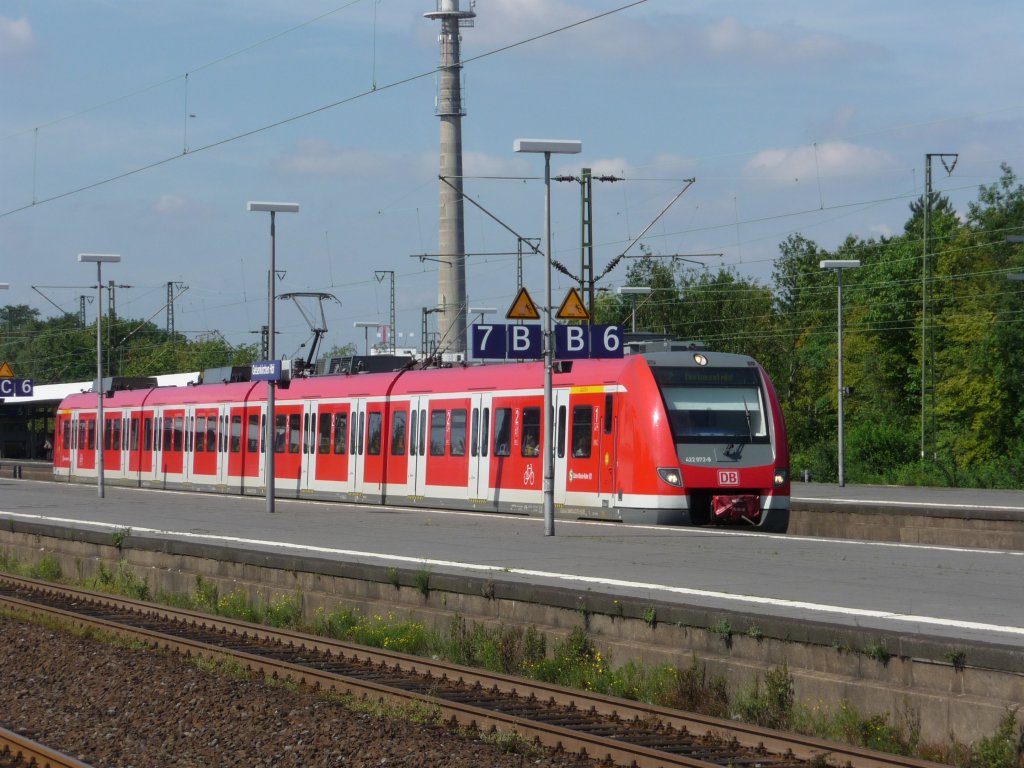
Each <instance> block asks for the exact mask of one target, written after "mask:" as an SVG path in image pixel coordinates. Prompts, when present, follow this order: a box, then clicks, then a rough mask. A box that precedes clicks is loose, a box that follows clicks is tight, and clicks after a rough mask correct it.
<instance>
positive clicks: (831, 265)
mask: <svg viewBox="0 0 1024 768" xmlns="http://www.w3.org/2000/svg"><path fill="white" fill-rule="evenodd" d="M818 266H819V267H821V268H822V269H834V270H835V272H836V277H837V278H838V280H839V298H838V309H839V319H838V321H837V328H838V336H839V487H840V488H841V487H843V486H844V485H846V476H845V474H844V464H845V445H844V440H843V399H844V398H845V397H846V389H845V388H844V387H843V270H844V269H856V268H857V267H859V266H860V260H859V259H826V260H825V261H822V262H820V263H819V264H818Z"/></svg>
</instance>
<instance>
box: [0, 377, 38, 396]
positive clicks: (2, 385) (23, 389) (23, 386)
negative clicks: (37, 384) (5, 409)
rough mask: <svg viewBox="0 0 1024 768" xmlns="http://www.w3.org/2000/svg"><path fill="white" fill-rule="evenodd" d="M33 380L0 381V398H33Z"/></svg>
mask: <svg viewBox="0 0 1024 768" xmlns="http://www.w3.org/2000/svg"><path fill="white" fill-rule="evenodd" d="M32 393H33V389H32V379H0V397H32Z"/></svg>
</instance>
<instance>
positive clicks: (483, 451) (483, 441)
mask: <svg viewBox="0 0 1024 768" xmlns="http://www.w3.org/2000/svg"><path fill="white" fill-rule="evenodd" d="M490 424H491V409H490V408H484V418H483V421H481V422H480V428H481V433H480V455H481V456H486V455H487V438H488V434H487V428H488V427H489V426H490Z"/></svg>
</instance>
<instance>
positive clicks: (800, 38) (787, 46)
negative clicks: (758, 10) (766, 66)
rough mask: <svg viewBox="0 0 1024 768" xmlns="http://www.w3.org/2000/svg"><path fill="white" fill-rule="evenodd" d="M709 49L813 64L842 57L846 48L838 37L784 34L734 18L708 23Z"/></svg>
mask: <svg viewBox="0 0 1024 768" xmlns="http://www.w3.org/2000/svg"><path fill="white" fill-rule="evenodd" d="M704 40H705V42H706V44H707V46H708V49H709V50H710V51H712V52H714V53H717V54H721V55H728V56H732V55H737V54H739V55H752V56H753V57H754V58H757V59H769V60H776V61H815V60H819V59H823V58H829V57H833V56H842V55H844V54H845V53H846V51H847V50H848V47H849V46H848V45H847V44H846V43H845V42H844V41H842V40H840V39H839V38H837V37H834V36H831V35H826V34H821V33H814V32H806V31H801V30H798V29H796V30H793V31H787V32H785V33H783V32H778V31H776V30H772V29H768V28H765V27H761V28H754V27H748V26H745V25H744V24H742V23H741V22H740V21H738V20H737V19H736V18H734V17H731V16H729V17H726V18H724V19H722V20H721V21H718V22H715V23H713V24H709V25H708V26H707V27H706V28H705V30H704Z"/></svg>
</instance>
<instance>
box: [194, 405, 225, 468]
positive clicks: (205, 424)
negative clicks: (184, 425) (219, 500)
mask: <svg viewBox="0 0 1024 768" xmlns="http://www.w3.org/2000/svg"><path fill="white" fill-rule="evenodd" d="M219 420H220V410H219V409H218V408H196V409H195V414H194V416H193V417H192V430H191V432H192V439H191V442H192V475H193V480H196V481H199V482H206V483H209V482H215V481H216V480H217V479H218V477H217V456H218V449H219V447H220V445H219V430H218V423H219Z"/></svg>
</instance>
